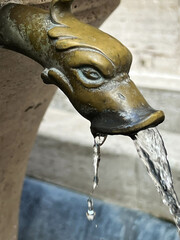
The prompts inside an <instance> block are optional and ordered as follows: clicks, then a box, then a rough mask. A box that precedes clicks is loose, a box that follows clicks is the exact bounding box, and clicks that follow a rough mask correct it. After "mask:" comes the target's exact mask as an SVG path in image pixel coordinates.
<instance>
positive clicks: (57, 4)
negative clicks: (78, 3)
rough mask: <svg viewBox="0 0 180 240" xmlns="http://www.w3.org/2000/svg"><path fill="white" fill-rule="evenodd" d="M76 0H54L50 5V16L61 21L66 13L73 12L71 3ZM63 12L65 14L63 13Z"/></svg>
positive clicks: (58, 21) (57, 21)
mask: <svg viewBox="0 0 180 240" xmlns="http://www.w3.org/2000/svg"><path fill="white" fill-rule="evenodd" d="M73 1H74V0H53V1H52V2H51V7H50V16H51V19H52V20H53V21H55V22H56V23H60V19H61V18H62V17H63V18H64V16H65V14H69V13H71V5H72V2H73ZM62 13H63V14H62Z"/></svg>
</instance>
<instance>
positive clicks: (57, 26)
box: [0, 0, 179, 226]
mask: <svg viewBox="0 0 180 240" xmlns="http://www.w3.org/2000/svg"><path fill="white" fill-rule="evenodd" d="M72 2H73V1H70V0H53V1H52V3H51V8H50V13H49V12H48V11H46V10H42V9H38V8H35V7H31V6H23V5H18V4H8V5H6V6H4V7H3V8H2V9H1V10H0V45H2V46H3V47H4V48H7V49H11V50H14V51H17V52H20V53H22V54H24V55H26V56H28V57H30V58H32V59H34V60H35V61H37V62H38V63H40V64H41V65H42V66H43V68H44V70H43V71H42V74H41V77H42V79H43V81H44V83H46V84H54V85H56V86H58V87H59V88H60V89H61V90H62V91H63V92H64V93H65V94H66V95H67V97H68V98H69V100H70V101H71V103H72V105H73V106H74V107H75V109H76V110H77V111H78V112H79V113H80V114H81V115H82V116H83V117H85V118H86V119H88V120H89V121H90V123H91V132H92V134H93V136H94V138H95V145H94V152H95V155H94V169H95V171H94V172H95V176H94V180H93V191H94V189H95V188H96V186H97V184H98V166H99V161H100V157H99V156H100V146H101V145H102V144H103V142H104V140H105V137H106V135H114V134H122V135H127V136H130V137H131V138H133V139H134V142H135V145H136V147H137V148H138V151H139V153H140V150H141V152H142V153H140V155H141V158H142V159H143V161H144V162H146V166H147V162H148V164H149V165H148V166H150V168H149V170H148V171H149V172H150V175H151V176H153V179H154V180H156V181H155V182H156V185H157V180H158V183H159V184H160V185H157V186H158V190H159V191H160V192H161V195H162V196H163V199H165V200H166V204H167V205H168V206H169V207H170V209H171V212H172V213H173V214H174V216H175V220H176V224H177V226H179V210H178V208H179V203H178V200H177V197H176V194H175V192H174V190H173V185H172V180H171V173H170V169H169V165H168V162H167V160H164V159H163V161H166V162H163V161H162V163H163V164H164V165H163V167H162V168H163V170H165V174H167V170H168V174H169V175H168V179H167V178H162V177H161V178H159V176H161V175H163V174H164V173H159V172H158V171H159V168H160V167H159V165H153V164H154V163H156V162H158V163H160V162H161V160H160V159H159V156H158V159H155V160H154V159H153V160H149V159H150V157H148V158H147V159H148V160H146V159H144V156H146V157H147V156H149V155H148V153H146V152H145V151H144V150H143V148H142V146H141V145H142V143H141V142H142V141H140V139H142V138H143V137H141V134H142V133H144V134H145V135H146V133H147V132H146V131H148V130H145V129H149V128H150V127H155V126H157V125H158V124H160V123H161V122H162V121H163V120H164V114H163V112H162V111H160V110H155V109H153V108H151V107H150V105H149V104H148V103H147V102H146V100H145V99H144V97H143V96H142V94H141V93H140V92H139V90H138V89H137V88H136V86H135V84H134V83H133V82H132V81H131V79H130V77H129V70H130V66H131V62H132V56H131V53H130V52H129V50H128V49H127V48H126V47H125V46H124V45H123V44H121V43H120V42H119V41H117V40H116V39H114V38H113V37H111V36H109V35H108V34H106V33H104V32H102V31H100V30H98V29H96V28H94V27H92V26H89V25H87V24H84V23H82V22H81V21H79V20H78V19H77V18H75V17H74V16H73V14H72V13H71V4H72ZM27 111H28V109H27ZM156 135H157V136H159V135H158V134H156ZM101 137H103V139H101ZM98 138H99V139H98ZM146 142H147V141H146ZM146 150H147V149H146ZM147 151H148V150H147ZM150 151H153V150H151V149H150ZM165 159H166V158H165ZM152 163H153V164H152ZM154 166H156V167H154ZM157 166H158V167H159V168H157ZM160 166H161V165H160ZM156 170H157V172H158V174H159V175H158V177H157V176H156V175H155V173H156ZM156 177H157V178H156ZM165 180H168V181H170V187H169V185H168V184H169V182H168V183H166V182H164V181H165ZM159 186H160V187H159ZM167 190H168V191H167ZM169 192H171V196H172V197H171V199H170V198H169V196H170V195H169ZM165 200H164V201H165ZM89 215H91V216H93V217H94V215H95V213H94V210H93V202H92V199H91V198H90V199H88V216H89ZM93 217H92V218H93Z"/></svg>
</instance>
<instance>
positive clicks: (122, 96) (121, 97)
mask: <svg viewBox="0 0 180 240" xmlns="http://www.w3.org/2000/svg"><path fill="white" fill-rule="evenodd" d="M118 97H119V98H120V99H121V100H125V99H126V98H125V96H124V95H123V94H121V93H118Z"/></svg>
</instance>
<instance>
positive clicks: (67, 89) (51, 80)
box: [41, 68, 73, 94]
mask: <svg viewBox="0 0 180 240" xmlns="http://www.w3.org/2000/svg"><path fill="white" fill-rule="evenodd" d="M41 77H42V79H43V81H44V83H46V84H55V85H56V86H57V87H59V88H60V89H61V90H62V91H63V92H64V93H65V94H70V93H71V94H72V93H73V88H72V86H71V84H70V82H69V79H68V78H67V77H66V76H65V74H64V73H62V72H61V71H60V70H58V69H56V68H50V69H47V68H46V69H45V70H44V71H43V72H42V74H41Z"/></svg>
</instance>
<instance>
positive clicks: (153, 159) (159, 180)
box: [134, 128, 180, 233]
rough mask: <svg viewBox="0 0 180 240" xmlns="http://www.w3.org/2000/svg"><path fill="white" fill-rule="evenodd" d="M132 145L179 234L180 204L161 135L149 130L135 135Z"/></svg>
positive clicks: (154, 129)
mask: <svg viewBox="0 0 180 240" xmlns="http://www.w3.org/2000/svg"><path fill="white" fill-rule="evenodd" d="M134 144H135V146H136V149H137V152H138V154H139V157H140V158H141V160H142V161H143V163H144V164H145V166H146V168H147V171H148V174H149V175H150V177H151V179H152V180H153V182H154V184H155V186H156V188H157V191H158V192H159V193H160V195H161V198H162V201H163V203H164V204H165V205H166V206H168V207H169V211H170V213H171V214H172V215H173V218H174V221H175V223H176V226H177V228H178V231H179V233H180V204H179V200H178V198H177V194H176V192H175V190H174V186H173V179H172V174H171V169H170V166H169V162H168V159H167V152H166V149H165V146H164V142H163V140H162V137H161V135H160V134H159V132H158V130H157V129H156V128H149V129H146V130H143V131H140V132H138V133H137V134H136V135H135V139H134Z"/></svg>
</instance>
